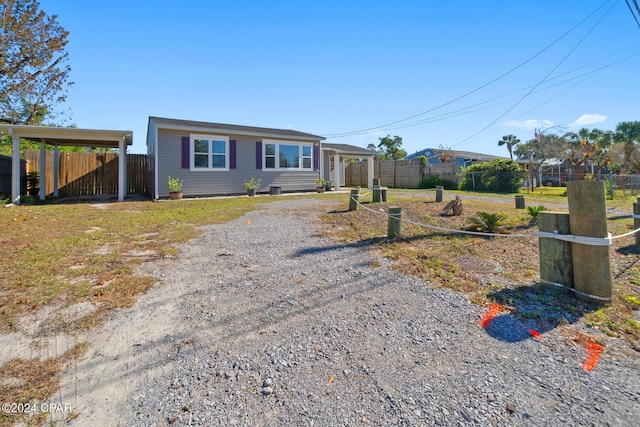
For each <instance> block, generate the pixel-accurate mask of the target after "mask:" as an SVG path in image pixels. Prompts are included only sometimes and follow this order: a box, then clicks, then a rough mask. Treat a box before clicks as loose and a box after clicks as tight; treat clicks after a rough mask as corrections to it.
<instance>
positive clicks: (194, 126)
mask: <svg viewBox="0 0 640 427" xmlns="http://www.w3.org/2000/svg"><path fill="white" fill-rule="evenodd" d="M149 121H153V122H155V123H156V125H157V126H158V127H159V128H163V129H179V130H190V131H204V132H225V133H231V134H234V135H252V136H272V137H285V138H291V139H306V140H313V141H320V140H324V139H325V138H324V137H322V136H318V135H313V134H310V133H304V132H298V131H297V130H293V129H275V128H263V127H256V126H241V125H231V124H225V123H210V122H200V121H195V120H182V119H169V118H163V117H149Z"/></svg>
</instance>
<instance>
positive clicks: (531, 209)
mask: <svg viewBox="0 0 640 427" xmlns="http://www.w3.org/2000/svg"><path fill="white" fill-rule="evenodd" d="M548 210H549V209H547V208H546V206H543V205H538V206H527V213H528V214H529V215H531V218H533V219H537V218H538V213H539V212H542V211H548Z"/></svg>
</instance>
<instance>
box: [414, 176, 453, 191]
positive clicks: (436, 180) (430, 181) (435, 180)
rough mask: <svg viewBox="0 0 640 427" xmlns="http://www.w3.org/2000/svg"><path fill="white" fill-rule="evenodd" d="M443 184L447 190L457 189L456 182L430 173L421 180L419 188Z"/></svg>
mask: <svg viewBox="0 0 640 427" xmlns="http://www.w3.org/2000/svg"><path fill="white" fill-rule="evenodd" d="M438 185H442V186H443V187H444V189H445V190H455V189H456V184H455V183H454V182H453V181H450V180H448V179H442V178H440V177H438V176H436V175H429V176H428V177H427V178H423V179H422V180H420V183H419V184H418V188H436V186H438Z"/></svg>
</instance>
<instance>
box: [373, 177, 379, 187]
mask: <svg viewBox="0 0 640 427" xmlns="http://www.w3.org/2000/svg"><path fill="white" fill-rule="evenodd" d="M373 186H374V187H380V178H373Z"/></svg>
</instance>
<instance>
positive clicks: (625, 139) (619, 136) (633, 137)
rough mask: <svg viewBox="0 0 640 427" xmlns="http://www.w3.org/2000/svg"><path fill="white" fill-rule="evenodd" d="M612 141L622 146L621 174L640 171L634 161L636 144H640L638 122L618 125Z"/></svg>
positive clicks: (638, 165) (639, 124) (639, 123)
mask: <svg viewBox="0 0 640 427" xmlns="http://www.w3.org/2000/svg"><path fill="white" fill-rule="evenodd" d="M613 139H614V141H615V142H617V143H621V144H623V149H622V151H623V154H624V162H623V164H622V172H623V173H632V172H637V171H638V170H640V164H639V163H638V162H637V161H634V152H635V151H636V148H637V145H636V144H637V143H638V142H640V122H637V121H636V122H620V123H618V126H617V127H616V133H615V134H614V135H613Z"/></svg>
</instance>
